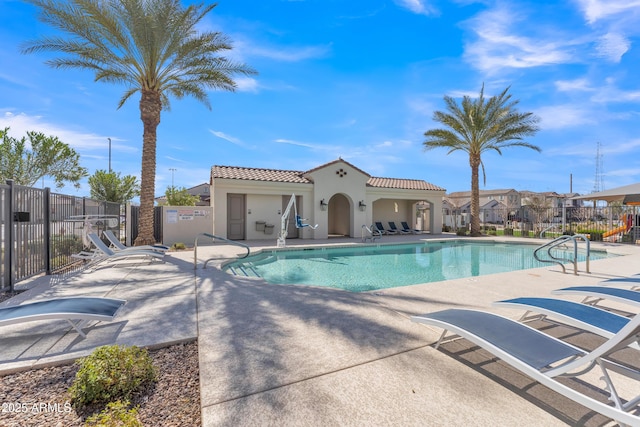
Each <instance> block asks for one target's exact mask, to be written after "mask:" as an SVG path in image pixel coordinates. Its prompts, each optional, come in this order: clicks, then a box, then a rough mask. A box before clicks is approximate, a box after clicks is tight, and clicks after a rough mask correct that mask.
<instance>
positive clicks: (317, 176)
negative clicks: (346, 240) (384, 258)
mask: <svg viewBox="0 0 640 427" xmlns="http://www.w3.org/2000/svg"><path fill="white" fill-rule="evenodd" d="M340 170H342V172H340ZM336 172H338V173H336ZM345 172H346V175H345V174H344V173H345ZM308 176H309V177H310V178H311V179H312V180H313V182H314V190H313V211H314V218H317V219H316V221H315V223H317V224H318V228H317V229H316V230H315V233H314V238H316V239H326V238H327V237H328V236H329V228H328V227H329V215H330V214H332V215H333V218H332V221H339V220H340V219H341V218H344V219H345V221H344V224H345V227H346V228H347V229H348V230H347V229H345V230H343V231H345V233H344V234H347V235H348V236H351V237H359V236H360V229H361V227H362V225H363V224H371V216H370V215H371V214H370V206H369V204H368V203H367V181H368V180H369V176H368V175H365V174H363V173H362V172H361V171H359V170H357V169H355V168H353V167H352V166H350V165H349V164H347V163H343V162H336V163H333V164H330V165H328V166H326V167H323V168H321V169H317V170H314V171H312V172H311V173H309V174H308ZM336 194H342V195H343V196H345V197H346V199H347V200H348V201H349V205H350V208H349V212H344V210H342V209H339V210H336V207H335V206H334V207H333V208H332V207H331V206H327V210H325V211H323V210H321V208H320V201H321V200H323V199H324V201H325V202H326V203H330V200H331V197H333V196H334V195H336ZM361 200H362V201H363V202H364V203H365V204H367V208H366V210H365V211H364V212H363V211H361V210H360V209H359V207H358V206H359V205H358V204H359V202H360V201H361ZM347 220H348V221H347ZM346 224H348V225H346ZM339 228H341V227H339ZM346 231H348V232H346Z"/></svg>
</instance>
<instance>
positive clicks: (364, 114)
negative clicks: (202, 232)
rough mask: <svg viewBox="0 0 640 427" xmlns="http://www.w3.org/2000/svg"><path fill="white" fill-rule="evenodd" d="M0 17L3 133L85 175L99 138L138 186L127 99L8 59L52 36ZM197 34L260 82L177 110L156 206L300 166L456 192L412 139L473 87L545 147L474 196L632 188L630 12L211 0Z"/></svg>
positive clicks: (621, 8) (504, 166) (609, 4)
mask: <svg viewBox="0 0 640 427" xmlns="http://www.w3.org/2000/svg"><path fill="white" fill-rule="evenodd" d="M0 15H1V16H3V17H5V19H4V20H3V24H2V26H0V63H1V64H3V65H2V67H0V94H2V95H0V127H2V128H4V127H7V126H8V127H10V128H11V131H10V133H11V135H12V136H15V137H21V136H22V135H24V133H25V132H26V131H27V130H38V131H42V132H44V133H46V134H49V135H55V136H58V137H59V138H60V139H61V140H63V141H64V142H66V143H68V144H69V145H71V146H72V147H73V148H74V149H76V150H77V151H78V152H79V153H80V155H81V162H82V165H83V166H85V167H86V168H88V169H89V172H90V173H91V174H92V173H93V172H94V171H95V170H96V169H107V168H108V158H109V150H108V144H109V143H108V138H111V141H112V144H111V165H112V169H113V170H115V171H117V172H121V173H122V174H123V175H125V174H132V175H136V176H139V175H140V167H141V166H140V165H141V144H142V123H141V122H140V119H139V111H138V101H139V97H138V96H137V95H136V96H135V97H134V98H132V99H130V100H129V102H128V103H127V104H126V105H125V106H124V107H122V108H121V109H120V110H117V109H116V107H117V103H118V101H119V100H120V97H121V96H122V94H123V92H124V90H125V88H124V87H122V86H118V85H111V84H105V83H94V81H93V78H94V76H93V75H92V74H91V73H90V72H86V71H77V70H73V71H69V70H56V69H53V68H50V67H48V66H47V65H45V64H44V61H45V60H46V58H47V56H46V55H44V54H30V55H25V54H22V53H20V47H21V45H22V44H23V43H24V42H25V41H27V40H29V39H32V38H33V37H35V36H38V35H42V34H51V31H52V30H51V29H50V28H48V27H46V26H44V25H43V24H41V23H40V22H38V21H37V19H36V11H35V9H34V8H33V7H32V6H29V5H26V4H24V3H23V2H22V1H14V0H0ZM203 29H207V30H215V31H222V32H224V33H225V34H227V35H228V36H229V37H230V38H231V39H232V40H233V43H234V49H233V51H231V52H229V53H228V56H229V57H230V58H232V59H234V60H237V61H241V62H243V63H246V64H247V65H250V66H251V67H253V68H254V69H256V70H257V71H258V72H259V74H258V75H256V76H252V77H242V78H238V79H237V83H238V89H237V91H236V92H234V93H229V92H211V93H210V101H211V104H212V109H211V110H209V109H207V108H206V106H205V105H204V104H201V103H200V102H198V101H196V100H194V99H189V98H187V99H183V100H175V99H174V100H172V103H171V111H168V112H167V111H165V112H163V113H162V119H161V123H160V126H159V128H158V151H157V177H156V193H157V195H161V194H164V191H165V189H166V188H167V186H170V185H171V183H172V180H173V183H174V185H176V186H178V187H191V186H195V185H198V184H200V183H203V182H208V180H209V171H210V168H211V166H213V165H231V166H247V167H264V168H275V169H293V170H308V169H311V168H314V167H316V166H319V165H321V164H323V163H326V162H330V161H332V160H335V159H337V158H338V157H339V156H340V157H342V158H343V159H345V160H347V161H349V162H350V163H352V164H353V165H355V166H357V167H359V168H360V169H362V170H364V171H366V172H368V173H369V174H371V175H373V176H381V177H390V178H411V179H423V180H426V181H428V182H431V183H433V184H436V185H439V186H441V187H444V188H446V189H447V191H448V192H453V191H467V190H469V188H470V168H469V163H468V158H467V156H466V155H465V154H464V153H454V154H450V155H447V151H446V150H444V149H435V150H430V151H426V152H425V151H424V150H423V145H422V142H423V141H424V135H423V134H424V132H425V131H427V130H429V129H432V128H434V127H439V125H438V124H437V123H434V122H433V120H432V116H433V112H434V111H435V110H443V109H444V102H443V96H444V95H449V96H453V97H455V98H459V97H462V96H463V95H465V94H468V95H471V96H477V94H478V92H479V91H480V88H481V86H482V84H483V83H484V85H485V94H486V95H494V94H497V93H499V92H500V91H502V90H503V89H504V88H506V87H507V86H510V87H511V90H510V92H511V94H512V95H513V97H514V98H515V99H518V100H519V101H520V104H519V107H518V108H519V109H520V110H521V111H530V112H533V113H534V114H536V115H537V116H539V117H540V118H541V122H540V127H541V130H540V132H539V133H538V134H537V135H536V136H535V137H532V138H530V139H528V140H527V141H528V142H530V143H532V144H535V145H538V146H539V147H541V148H542V152H541V153H537V152H535V151H533V150H529V149H525V148H511V149H507V150H504V151H503V154H502V156H500V155H498V154H496V153H488V154H485V156H484V157H483V160H484V164H485V167H486V173H487V181H486V185H482V182H481V189H498V188H514V189H516V190H531V191H556V192H559V193H564V192H568V191H569V190H570V183H571V181H572V183H573V191H575V192H579V193H582V194H585V193H590V192H592V191H593V190H594V188H600V189H610V188H614V187H617V186H622V185H627V184H630V183H634V182H638V181H640V134H639V132H638V130H639V129H640V120H639V119H640V77H638V76H640V46H639V42H640V1H639V0H567V1H523V0H518V1H491V0H487V1H466V0H460V1H444V0H366V1H361V0H350V1H346V0H299V1H286V0H261V1H249V0H220V1H219V4H218V6H217V7H216V8H215V9H214V11H213V12H212V13H211V14H210V15H209V16H208V18H207V19H206V20H205V21H204V22H203ZM598 143H599V144H600V150H599V152H600V155H601V156H600V157H599V159H600V161H599V162H598V161H597V160H598V157H597V150H598ZM597 163H599V164H600V166H599V168H598V169H599V171H600V177H601V181H600V182H596V176H597V175H596V170H597V168H596V164H597ZM171 169H175V171H174V172H172V171H171ZM571 177H572V180H571ZM43 184H44V185H47V186H51V187H54V186H53V184H52V183H50V182H48V181H46V180H45V181H44V183H43ZM59 192H63V193H67V194H77V195H81V196H82V195H88V194H89V187H88V184H87V183H86V181H85V182H84V183H83V185H82V188H81V189H80V190H75V189H74V188H73V187H72V186H70V185H68V186H66V187H65V188H64V189H62V190H60V191H59Z"/></svg>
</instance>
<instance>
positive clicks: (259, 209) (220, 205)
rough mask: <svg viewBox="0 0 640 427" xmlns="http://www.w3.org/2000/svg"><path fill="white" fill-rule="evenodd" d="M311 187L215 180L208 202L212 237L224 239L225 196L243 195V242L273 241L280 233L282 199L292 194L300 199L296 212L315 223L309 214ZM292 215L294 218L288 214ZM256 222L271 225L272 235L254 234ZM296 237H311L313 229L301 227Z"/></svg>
mask: <svg viewBox="0 0 640 427" xmlns="http://www.w3.org/2000/svg"><path fill="white" fill-rule="evenodd" d="M311 189H312V186H311V185H310V184H294V183H280V182H263V181H245V180H238V179H216V180H213V183H212V185H211V203H212V206H213V230H214V231H213V234H215V235H216V236H220V237H225V238H226V237H227V195H228V194H244V195H245V239H247V240H265V239H267V240H270V239H273V240H274V242H275V240H276V239H277V238H278V234H279V233H280V223H281V221H280V219H281V217H282V215H281V214H278V212H279V211H280V212H281V211H282V197H283V196H285V197H287V198H288V197H291V194H295V195H296V196H302V204H303V206H298V210H299V211H300V212H302V213H304V217H305V218H309V221H308V222H309V223H310V224H311V223H312V224H315V222H317V221H315V222H314V220H313V218H312V217H311V215H310V214H309V213H308V212H311V211H312V208H311V199H312V191H311ZM291 215H294V213H293V212H291ZM256 221H265V222H266V223H267V224H271V225H274V229H273V234H265V232H264V231H256ZM298 232H299V237H300V238H305V239H309V238H312V237H313V236H312V232H313V230H310V229H309V228H308V227H307V228H302V229H299V230H298Z"/></svg>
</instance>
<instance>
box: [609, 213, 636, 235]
mask: <svg viewBox="0 0 640 427" xmlns="http://www.w3.org/2000/svg"><path fill="white" fill-rule="evenodd" d="M633 217H634V215H631V214H624V215H622V217H621V218H620V220H621V221H622V223H623V224H622V225H621V226H619V227H617V228H614V229H613V230H609V231H607V232H606V233H604V234H603V235H602V237H603V238H604V239H608V241H612V242H617V241H618V240H620V239H621V238H622V236H623V235H624V234H627V233H630V232H631V231H632V230H633V228H634V220H633ZM636 225H637V224H636Z"/></svg>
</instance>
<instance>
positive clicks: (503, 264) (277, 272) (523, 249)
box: [223, 240, 608, 292]
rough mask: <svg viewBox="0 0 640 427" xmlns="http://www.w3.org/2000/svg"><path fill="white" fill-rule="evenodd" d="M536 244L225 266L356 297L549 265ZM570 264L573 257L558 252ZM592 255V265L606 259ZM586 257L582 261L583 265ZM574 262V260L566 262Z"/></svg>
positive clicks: (464, 244)
mask: <svg viewBox="0 0 640 427" xmlns="http://www.w3.org/2000/svg"><path fill="white" fill-rule="evenodd" d="M537 247H538V246H537V245H530V244H517V243H515V244H514V243H501V242H471V241H465V240H448V241H430V242H423V243H413V244H379V245H366V246H348V247H320V248H305V249H287V250H267V251H263V252H261V253H259V254H256V255H252V256H250V257H248V258H245V259H243V260H239V261H235V262H232V263H229V264H227V265H225V266H224V267H223V268H224V270H225V271H227V272H229V273H231V274H239V275H245V276H254V277H261V278H263V279H264V280H265V281H267V282H268V283H272V284H299V285H313V286H327V287H332V288H339V289H344V290H347V291H351V292H363V291H372V290H377V289H387V288H394V287H399V286H407V285H415V284H418V283H429V282H437V281H441V280H451V279H460V278H464V277H473V276H481V275H485V274H493V273H503V272H508V271H515V270H525V269H529V268H536V267H543V266H550V265H551V264H548V263H540V262H538V261H536V260H535V258H534V257H533V251H534V250H535V249H536V248H537ZM552 254H553V255H554V256H555V257H562V258H565V259H567V260H568V259H569V258H570V257H572V255H573V253H572V252H565V251H562V250H560V249H557V250H554V251H553V252H552ZM607 256H608V254H607V253H606V252H604V251H593V250H592V251H591V258H590V259H591V260H596V259H601V258H606V257H607ZM584 259H585V257H584V254H579V256H578V260H579V261H584ZM567 262H569V261H567Z"/></svg>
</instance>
